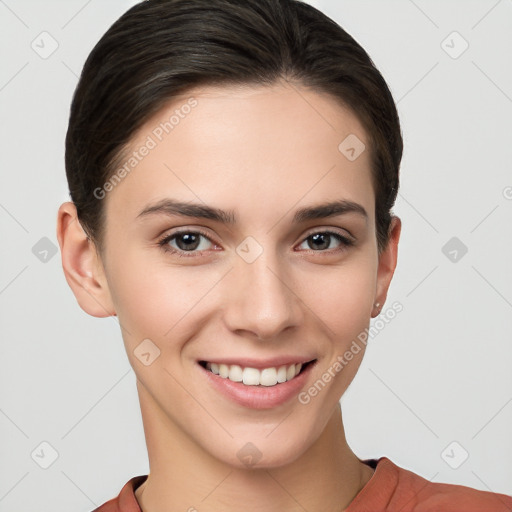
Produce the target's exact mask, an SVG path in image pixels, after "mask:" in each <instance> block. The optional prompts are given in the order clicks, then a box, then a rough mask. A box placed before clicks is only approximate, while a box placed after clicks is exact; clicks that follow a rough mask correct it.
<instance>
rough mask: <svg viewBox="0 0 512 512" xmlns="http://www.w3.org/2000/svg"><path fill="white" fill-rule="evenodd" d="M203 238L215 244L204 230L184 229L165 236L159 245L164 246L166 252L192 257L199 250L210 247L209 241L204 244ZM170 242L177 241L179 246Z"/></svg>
mask: <svg viewBox="0 0 512 512" xmlns="http://www.w3.org/2000/svg"><path fill="white" fill-rule="evenodd" d="M202 238H204V239H206V240H208V242H209V243H210V244H213V242H212V241H211V239H210V238H209V237H208V235H207V234H206V233H204V232H203V231H191V230H182V231H177V232H174V233H172V234H170V235H166V236H164V237H163V238H162V239H160V240H159V241H158V245H159V246H160V247H162V249H163V250H164V251H165V252H170V253H173V254H177V255H178V256H180V257H181V256H184V257H190V256H195V255H196V254H195V253H197V252H202V251H205V250H207V249H208V243H206V244H203V243H202V241H201V239H202ZM170 242H175V243H176V245H177V247H173V246H171V245H170ZM205 246H206V247H205ZM187 253H191V254H187Z"/></svg>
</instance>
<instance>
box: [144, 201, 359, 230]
mask: <svg viewBox="0 0 512 512" xmlns="http://www.w3.org/2000/svg"><path fill="white" fill-rule="evenodd" d="M346 213H356V214H358V215H360V216H362V217H364V219H365V220H368V213H367V212H366V210H365V209H364V207H363V206H362V205H360V204H359V203H355V202H353V201H348V200H345V199H340V200H338V201H331V202H326V203H321V204H318V205H313V206H307V207H305V208H300V209H298V210H297V211H296V212H295V214H294V216H293V220H292V223H293V224H300V223H301V222H306V221H309V220H318V219H324V218H328V217H334V216H338V215H344V214H346ZM153 215H165V216H169V217H172V216H180V217H194V218H198V219H208V220H213V221H216V222H220V223H222V224H228V225H234V224H236V222H237V221H236V214H235V212H234V211H233V210H221V209H220V208H215V207H212V206H207V205H204V204H199V203H187V202H182V201H177V200H175V199H170V198H167V199H162V200H161V201H158V202H157V203H155V204H152V205H148V206H146V207H145V208H144V209H143V210H142V211H141V212H140V213H139V214H138V215H137V219H138V218H143V217H147V216H153Z"/></svg>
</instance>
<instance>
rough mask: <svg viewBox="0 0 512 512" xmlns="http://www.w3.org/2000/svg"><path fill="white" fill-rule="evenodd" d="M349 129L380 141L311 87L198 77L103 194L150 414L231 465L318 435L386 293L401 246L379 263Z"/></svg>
mask: <svg viewBox="0 0 512 512" xmlns="http://www.w3.org/2000/svg"><path fill="white" fill-rule="evenodd" d="M191 98H193V99H191ZM186 105H188V107H187V106H186ZM171 116H174V117H171ZM165 123H167V124H165ZM349 135H352V136H353V135H355V136H356V137H357V138H358V139H359V140H360V141H362V142H363V143H364V144H366V147H367V148H369V146H368V144H367V135H366V134H365V132H364V130H363V127H362V125H361V124H360V122H359V121H358V119H357V118H356V117H355V116H354V115H353V114H351V112H350V111H349V110H347V109H346V108H344V107H342V106H341V105H340V104H339V103H338V102H336V101H335V100H334V99H333V98H331V97H329V96H327V95H323V94H319V93H316V92H312V91H309V90H306V89H305V88H301V87H298V86H294V87H291V86H289V85H274V86H272V87H236V88H235V87H216V88H214V87H207V88H201V89H195V90H193V91H189V92H188V93H187V94H186V95H184V96H182V97H180V98H175V99H174V100H173V102H172V104H170V105H168V106H167V107H166V108H164V109H162V110H161V111H160V112H159V113H158V114H157V115H156V116H155V117H154V118H153V119H151V120H150V121H149V122H148V123H146V125H144V127H143V128H142V129H141V130H140V131H139V132H138V133H137V134H136V136H135V137H134V138H133V139H132V141H131V144H130V148H129V153H130V155H132V156H133V152H137V156H135V158H136V161H135V160H132V161H131V163H128V166H127V167H126V169H130V171H129V172H126V176H124V177H123V179H122V180H121V181H120V182H119V183H117V184H115V186H114V185H112V186H110V187H108V186H107V189H109V191H108V192H107V193H106V195H105V197H104V198H103V199H102V201H104V202H103V205H104V207H105V208H106V213H107V217H106V218H107V223H106V235H105V247H106V252H105V255H104V259H103V262H102V263H103V268H104V272H105V278H106V283H107V285H108V294H109V300H110V301H111V303H112V305H113V309H114V310H115V312H116V314H117V316H118V318H119V321H120V324H121V326H122V334H123V339H124V343H125V346H126V350H127V354H128V357H129V360H130V363H131V365H132V366H133V369H134V371H135V373H136V376H137V379H138V386H139V389H140V390H142V391H143V392H142V394H141V400H143V401H144V403H141V405H142V408H143V410H144V411H146V413H147V414H151V415H153V417H154V418H158V420H155V421H158V422H160V423H161V424H166V425H167V426H168V427H170V428H172V429H174V430H175V431H179V432H182V433H184V435H186V437H187V439H188V440H189V441H190V442H191V443H192V444H194V445H195V446H197V447H200V448H201V449H202V450H203V451H204V452H205V453H208V454H210V455H212V456H213V457H215V458H216V459H219V460H221V461H224V462H226V463H228V464H231V465H234V466H242V465H243V464H244V463H245V462H244V460H243V458H244V455H245V453H244V450H245V451H247V454H249V455H251V453H249V452H251V450H255V451H256V453H259V455H258V457H261V459H260V461H259V466H260V467H261V466H267V467H272V466H278V465H283V464H286V463H288V462H291V461H293V460H295V459H296V458H297V457H298V456H300V455H301V454H302V453H304V452H305V451H306V450H307V449H308V448H309V447H310V446H311V445H312V444H313V443H314V442H315V441H316V440H317V439H318V438H319V436H320V435H321V433H322V431H323V430H324V429H325V427H326V425H327V423H328V421H329V419H330V418H331V417H332V415H333V414H334V413H335V411H336V410H337V406H338V401H339V399H340V397H341V395H342V394H343V393H344V391H345V390H346V388H347V387H348V385H349V384H350V382H351V381H352V379H353V377H354V375H355V374H356V371H357V369H358V367H359V365H360V362H361V358H362V356H363V353H364V345H363V344H360V350H359V351H358V352H357V353H353V357H352V358H351V360H350V361H347V358H346V357H344V354H345V353H346V352H347V350H349V349H350V347H351V345H352V344H353V341H354V340H357V337H358V335H359V334H360V333H361V332H363V331H364V330H365V328H367V327H368V324H369V320H370V317H371V316H372V312H375V308H374V303H375V302H377V301H379V302H380V303H381V304H382V303H383V301H384V299H385V294H386V291H387V287H388V285H389V280H390V279H391V274H392V270H390V268H391V267H393V269H394V264H393V261H392V260H393V254H392V253H389V254H388V253H386V252H384V253H383V255H382V256H381V258H380V259H379V254H378V251H377V243H376V233H375V212H374V202H375V196H374V190H373V187H372V180H371V170H370V154H369V151H368V150H364V151H362V153H361V154H360V155H359V156H358V157H357V158H356V159H353V158H352V159H349V158H347V156H346V155H347V153H346V152H345V153H343V152H342V151H340V149H339V148H338V146H339V145H340V143H342V141H344V139H345V138H346V137H347V136H349ZM144 146H145V147H146V148H148V149H147V150H143V149H141V148H143V147H144ZM348 154H349V155H351V154H350V152H349V153H348ZM351 156H352V155H351ZM127 160H128V157H127ZM166 201H167V202H168V203H167V206H165V202H166ZM171 201H173V202H174V203H172V204H171ZM176 202H179V203H187V205H197V208H196V207H195V206H194V208H190V209H189V210H188V211H183V208H182V211H181V213H180V207H179V205H178V206H177V205H176V204H175V203H176ZM328 203H333V204H334V203H336V205H337V207H336V208H334V209H333V208H331V209H329V208H324V209H323V210H322V209H321V208H319V207H320V206H325V205H327V204H328ZM223 212H224V213H223ZM186 213H188V214H189V215H185V214H186ZM144 340H146V341H144ZM352 346H353V345H352ZM353 352H355V351H353ZM337 361H338V363H339V365H342V369H340V367H339V365H337V364H336V362H337ZM207 363H208V364H207ZM212 363H213V364H212ZM294 365H296V366H294ZM300 365H302V366H300ZM292 366H293V368H291V367H292ZM238 367H240V368H238ZM283 367H284V370H283ZM244 368H248V370H244ZM251 368H252V369H251ZM263 369H265V370H263ZM299 369H300V373H298V375H296V376H294V375H295V370H299ZM212 370H213V371H212ZM258 370H262V371H258ZM219 373H220V374H219ZM326 374H328V375H327V376H326ZM226 375H228V377H226ZM329 375H330V376H331V378H329ZM240 378H241V379H242V382H236V381H237V380H240ZM286 378H288V380H287V381H285V382H281V381H283V380H284V379H286ZM231 379H233V380H231ZM276 380H279V382H278V383H276ZM319 380H320V381H321V383H320V384H318V382H319ZM244 382H245V384H244ZM258 383H259V385H254V384H258ZM315 383H317V384H316V388H315ZM313 388H315V389H316V392H315V391H314V390H313V391H312V389H313ZM247 443H252V446H251V445H248V444H247Z"/></svg>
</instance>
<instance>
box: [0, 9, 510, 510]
mask: <svg viewBox="0 0 512 512" xmlns="http://www.w3.org/2000/svg"><path fill="white" fill-rule="evenodd" d="M134 3H135V2H133V1H127V0H116V1H110V2H101V1H100V0H89V1H84V0H71V1H69V0H68V1H60V2H59V1H56V0H52V1H49V0H48V1H45V2H36V1H27V0H25V1H15V0H0V33H1V34H2V45H1V46H0V52H1V57H2V66H1V68H0V108H1V119H2V124H1V128H0V129H1V134H0V140H1V142H2V151H1V152H0V159H1V160H0V169H1V173H2V176H1V179H2V181H1V184H2V186H1V188H0V223H1V229H2V243H1V244H0V251H1V261H2V265H1V270H0V311H1V346H0V350H1V352H0V368H1V374H0V438H1V444H0V511H2V512H3V511H9V512H21V511H23V512H27V511H29V510H34V511H35V510H37V511H39V512H46V511H48V512H49V511H50V510H51V511H52V512H59V511H70V510H76V511H79V510H82V511H88V510H91V509H93V508H95V507H96V506H98V505H99V504H101V503H103V502H105V501H106V500H108V499H110V498H112V497H113V496H115V495H117V494H118V492H119V490H120V489H121V487H122V486H123V485H124V483H125V482H126V481H127V480H128V479H129V478H131V477H132V476H135V475H139V474H146V473H147V472H148V469H149V468H148V463H147V455H146V447H145V441H144V436H143V429H142V423H141V418H140V410H139V404H138V399H137V395H136V388H135V377H134V373H133V371H132V370H131V368H130V366H129V364H128V359H127V357H126V355H125V352H124V347H123V344H122V339H121V334H120V329H119V325H118V323H117V319H116V318H106V319H98V318H93V317H90V316H88V315H87V314H86V313H84V312H83V311H82V310H81V309H80V307H79V306H78V304H77V303H76V300H75V298H74V296H73V294H72V293H71V290H70V289H69V287H68V285H67V283H66V281H65V279H64V274H63V272H62V268H61V261H60V254H59V251H58V247H57V239H56V235H55V226H56V214H57V209H58V207H59V205H60V204H61V203H62V202H64V201H66V200H68V199H69V198H68V194H67V184H66V181H65V173H64V156H63V155H64V137H65V132H66V126H67V116H68V111H69V105H70V101H71V97H72V93H73V90H74V88H75V85H76V83H77V78H78V74H79V73H80V70H81V67H82V65H83V62H84V60H85V58H86V56H87V55H88V53H89V52H90V50H91V49H92V47H93V45H94V44H95V43H96V42H97V40H98V39H99V38H100V37H101V35H102V34H103V33H104V32H105V31H106V29H107V28H108V27H109V26H110V25H111V24H112V23H113V22H114V21H115V19H117V17H119V16H120V15H121V14H122V13H123V12H124V11H125V10H126V9H127V8H128V7H129V6H131V5H133V4H134ZM311 3H312V4H313V5H315V6H317V7H319V8H320V9H321V10H323V11H324V12H325V13H326V14H328V15H330V16H331V17H333V18H334V19H336V21H338V22H339V23H340V24H341V25H342V26H343V27H344V28H345V29H346V30H347V31H348V32H349V33H350V34H351V35H352V36H353V37H355V39H356V40H357V41H358V42H359V43H361V45H362V46H363V47H364V48H365V49H366V50H367V51H368V53H369V54H370V56H371V57H372V58H373V60H374V62H375V64H376V65H377V67H378V68H379V69H380V71H381V72H382V73H383V75H384V77H385V78H386V80H387V81H388V83H389V85H390V88H391V90H392V92H393V95H394V97H395V100H396V102H397V105H398V109H399V113H400V116H401V122H402V127H403V133H404V141H405V153H404V159H403V164H402V168H401V180H402V181H401V191H400V194H399V197H398V201H397V205H396V208H395V213H396V214H398V215H399V216H400V217H401V218H402V221H403V231H402V239H401V243H400V252H399V264H398V268H397V271H396V274H395V278H394V281H393V283H392V285H391V290H390V295H389V298H388V303H387V306H389V305H391V304H392V303H393V301H399V302H400V303H401V304H402V305H403V308H404V309H403V311H402V312H401V313H399V314H398V315H397V316H396V317H395V318H394V319H393V320H392V321H391V322H389V323H388V324H386V326H385V328H384V329H382V330H380V331H379V334H378V335H377V336H375V337H373V339H371V341H370V343H369V346H368V350H367V353H366V355H365V359H364V361H363V364H362V366H361V369H360V371H359V373H358V375H357V377H356V379H355V380H354V382H353V384H352V385H351V386H350V388H349V389H348V391H347V392H346V394H345V395H344V397H343V398H342V404H343V410H344V417H345V424H346V430H347V436H348V441H349V444H350V445H351V447H352V448H353V450H354V452H355V453H356V454H357V455H358V456H359V457H361V458H373V457H375V458H376V457H379V456H382V455H386V456H388V457H390V458H391V459H392V460H393V461H394V462H395V463H396V464H398V465H400V466H402V467H405V468H407V469H410V470H412V471H414V472H416V473H418V474H420V475H422V476H423V477H425V478H427V479H429V480H432V481H435V482H449V483H458V484H462V485H468V486H471V487H475V488H478V489H484V490H492V491H495V492H502V493H507V494H512V468H511V465H510V460H512V440H511V436H510V430H511V425H512V403H511V402H512V373H511V371H510V368H511V363H512V343H511V342H512V335H511V330H512V314H511V313H512V265H511V262H512V238H511V228H510V226H511V220H512V172H511V162H512V144H511V136H512V115H511V114H512V71H511V66H510V62H511V61H512V0H501V1H496V0H481V1H459V2H456V1H446V0H442V1H441V0H439V1H426V0H423V1H420V0H415V1H414V2H413V1H412V0H395V1H377V0H375V1H361V0H352V1H334V0H330V1H327V0H325V1H320V0H319V1H315V2H311ZM43 31H46V32H48V33H49V34H50V36H48V35H42V36H41V35H40V34H41V32H43ZM454 31H456V32H457V33H458V35H457V34H455V35H454V34H453V32H454ZM53 41H56V43H57V44H58V47H57V48H56V50H55V51H54V52H53V53H52V54H51V55H41V54H42V53H43V54H44V52H49V51H50V50H51V49H52V44H53V45H55V44H56V43H54V42H53ZM443 41H444V42H443ZM465 42H467V43H465ZM466 44H469V46H468V48H467V49H466V50H465V51H464V52H463V53H461V51H462V50H463V49H464V47H465V45H466ZM43 57H46V58H43ZM45 237H46V238H47V239H45ZM453 237H456V240H455V241H452V242H451V244H454V245H448V246H447V247H445V244H447V242H448V241H449V240H450V239H452V238H453ZM41 239H43V240H41ZM463 246H465V247H467V253H466V254H464V255H463V250H462V249H463ZM52 247H53V248H54V250H55V253H52V252H51V248H52ZM443 248H444V249H443ZM44 250H49V251H50V252H48V253H44ZM453 250H455V251H457V252H456V253H454V252H453ZM454 442H455V443H454ZM41 443H48V444H43V445H41ZM466 453H467V454H468V455H469V456H468V458H467V460H464V458H465V456H466ZM55 457H56V459H55V460H54V461H53V459H54V458H55ZM45 465H49V466H48V467H47V469H44V468H43V467H42V466H45ZM455 466H457V467H456V468H455Z"/></svg>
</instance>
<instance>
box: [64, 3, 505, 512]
mask: <svg viewBox="0 0 512 512" xmlns="http://www.w3.org/2000/svg"><path fill="white" fill-rule="evenodd" d="M401 156H402V137H401V133H400V125H399V119H398V115H397V111H396V108H395V105H394V102H393V98H392V96H391V94H390V91H389V89H388V87H387V85H386V83H385V81H384V79H383V78H382V76H381V75H380V73H379V71H378V70H377V69H376V68H375V66H374V65H373V63H372V61H371V60H370V58H369V56H368V55H367V54H366V52H365V51H364V50H363V49H362V48H361V47H360V46H359V45H358V44H357V43H356V42H355V41H354V39H353V38H352V37H351V36H349V35H348V34H347V33H346V32H345V31H343V29H341V28H340V27H339V26H338V25H337V24H335V23H334V22H333V21H332V20H330V19H329V18H327V17H326V16H325V15H323V14H321V13H320V12H319V11H317V10H316V9H314V8H313V7H311V6H309V5H306V4H303V3H301V2H298V1H295V0H263V1H262V0H248V1H243V2H242V1H238V0H215V1H212V0H181V1H180V0H175V1H157V0H148V1H145V2H142V3H140V4H137V5H136V6H134V7H133V8H132V9H130V10H129V11H128V12H127V13H126V14H124V15H123V16H122V17H121V18H120V19H119V20H118V21H117V22H116V23H114V25H113V26H112V27H111V28H110V29H109V30H108V31H107V33H106V34H105V35H104V36H103V37H102V39H101V40H100V41H99V43H98V44H97V45H96V47H95V48H94V49H93V51H92V52H91V54H90V56H89V58H88V60H87V62H86V64H85V66H84V69H83V72H82V75H81V77H80V81H79V84H78V86H77V89H76V92H75V96H74V98H73V104H72V108H71V116H70V121H69V128H68V133H67V138H66V172H67V179H68V183H69V189H70V194H71V199H72V201H73V202H66V203H64V204H63V205H62V206H61V207H60V209H59V214H58V227H57V233H58V239H59V244H60V247H61V252H62V262H63V268H64V272H65V275H66V279H67V281H68V283H69V285H70V287H71V288H72V290H73V292H74V294H75V296H76V298H77V301H78V302H79V304H80V306H81V307H82V308H83V309H84V310H85V311H86V312H87V313H89V314H90V315H93V316H97V317H104V316H108V315H117V316H118V318H119V322H120V325H121V328H122V335H123V340H124V343H125V346H126V350H127V354H128V357H129V360H130V363H131V365H132V367H133V370H134V372H135V374H136V376H137V389H138V394H139V400H140V405H141V411H142V418H143V423H144V430H145V436H146V443H147V447H148V455H149V461H150V474H149V476H147V475H141V476H138V477H134V478H132V479H131V480H130V481H129V482H127V483H126V485H125V486H124V487H123V489H122V490H121V492H120V494H119V496H118V497H117V498H115V499H112V500H110V501H109V502H108V503H106V504H104V505H103V506H101V507H99V508H98V509H97V510H98V511H101V512H113V511H122V512H139V511H144V512H160V511H169V510H173V511H178V510H184V511H185V510H189V511H193V510H198V511H200V512H203V511H216V510H222V511H230V510H240V509H241V508H243V510H246V511H252V510H266V511H270V510H279V511H287V510H290V511H291V510H308V511H310V512H313V511H333V512H334V511H340V510H346V511H347V512H362V511H369V510H371V511H379V510H402V511H406V510H425V511H427V510H443V511H449V510H452V511H455V510H465V511H477V510H478V511H484V510H485V511H488V510H496V511H498V510H510V509H511V508H512V498H510V497H507V496H505V495H502V494H495V493H490V492H484V491H477V490H474V489H471V488H468V487H463V486H456V485H449V484H440V483H434V484H432V483H430V482H428V481H427V480H425V479H423V478H421V477H420V476H418V475H415V474H414V473H412V472H410V471H407V470H405V469H402V468H400V467H398V466H397V465H395V464H394V463H393V462H392V461H391V460H389V459H388V458H386V457H382V458H380V459H378V460H375V459H372V460H360V459H359V458H358V457H357V456H356V455H355V454H354V453H353V452H352V450H351V449H350V447H349V445H348V443H347V441H346V438H345V434H344V428H343V422H342V414H341V409H340V404H339V400H340V397H341V396H342V395H343V393H344V392H345V390H346V389H347V388H348V386H349V385H350V382H351V381H352V379H353V378H354V376H355V374H356V372H357V370H358V368H359V365H360V363H361V360H362V357H363V354H364V348H365V343H364V342H363V341H362V340H363V339H364V336H362V333H364V332H366V329H367V328H368V324H369V321H370V318H372V317H375V316H377V315H378V314H379V313H380V312H381V310H382V308H383V306H384V304H385V302H386V296H387V291H388V288H389V285H390V282H391V279H392V276H393V273H394V270H395V267H396V262H397V249H398V241H399V237H400V227H401V223H400V219H399V218H398V217H396V216H395V215H393V213H392V207H393V205H394V202H395V198H396V194H397V191H398V183H399V166H400V161H401ZM75 220H76V221H77V222H74V221H75ZM394 306H395V305H393V306H389V307H394Z"/></svg>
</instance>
